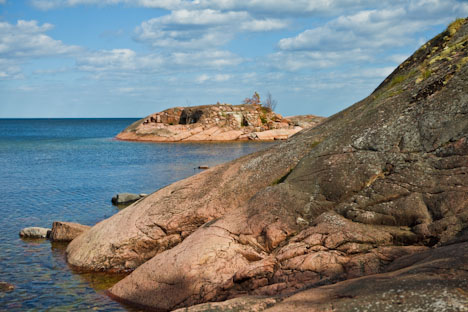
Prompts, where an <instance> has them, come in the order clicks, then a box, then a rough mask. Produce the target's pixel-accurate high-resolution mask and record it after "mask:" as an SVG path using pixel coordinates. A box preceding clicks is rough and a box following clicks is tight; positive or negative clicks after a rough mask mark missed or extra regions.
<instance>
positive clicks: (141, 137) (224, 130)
mask: <svg viewBox="0 0 468 312" xmlns="http://www.w3.org/2000/svg"><path fill="white" fill-rule="evenodd" d="M324 119H325V118H323V117H317V116H313V115H305V116H293V117H290V118H283V117H282V116H281V115H279V114H276V113H274V112H273V111H271V110H270V109H268V108H266V107H263V106H261V105H257V104H244V105H228V104H216V105H204V106H192V107H174V108H170V109H167V110H165V111H162V112H159V113H155V114H153V115H150V116H148V117H145V118H143V119H141V120H138V121H136V122H135V123H133V124H132V125H130V126H129V127H127V128H126V129H125V130H124V131H122V132H121V133H119V134H118V135H117V138H118V139H120V140H134V141H153V142H182V141H184V142H194V141H195V142H197V141H236V140H260V141H271V140H284V139H287V138H289V137H290V136H291V135H293V134H295V133H297V132H299V131H301V130H302V129H304V128H310V127H313V126H316V125H318V124H319V123H320V122H322V121H323V120H324Z"/></svg>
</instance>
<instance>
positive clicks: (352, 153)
mask: <svg viewBox="0 0 468 312" xmlns="http://www.w3.org/2000/svg"><path fill="white" fill-rule="evenodd" d="M467 44H468V22H467V20H461V21H458V22H457V23H456V24H452V25H451V26H450V27H449V28H448V29H447V31H445V32H444V33H442V34H441V35H439V36H437V37H436V38H434V39H433V40H431V41H430V42H428V43H427V44H426V45H424V46H423V47H421V49H419V50H418V51H417V52H416V53H415V54H414V55H413V56H411V57H410V58H408V60H406V61H405V62H404V63H403V64H401V65H400V66H399V67H398V68H397V69H396V70H395V71H394V72H393V73H392V74H391V75H390V76H389V77H388V78H387V79H385V81H384V82H383V83H382V84H381V85H380V86H379V87H378V88H377V89H376V90H375V91H374V92H373V93H372V94H371V95H370V96H369V97H368V98H366V99H364V100H363V101H361V102H358V103H356V104H355V105H353V106H351V107H350V108H348V109H346V110H344V111H342V112H340V113H338V114H336V115H334V116H332V117H330V118H328V119H327V120H326V121H325V122H323V123H322V124H320V125H319V126H317V127H315V128H311V129H308V130H305V131H303V132H301V133H299V134H297V135H295V136H293V137H292V138H290V139H288V140H287V141H286V142H284V143H281V144H278V145H275V146H273V147H271V148H270V149H268V150H264V151H261V152H258V153H255V154H252V155H248V156H245V157H243V158H240V159H238V160H235V161H233V162H230V163H227V164H223V165H220V166H217V167H214V168H212V169H209V170H206V171H204V172H202V173H200V174H198V175H195V176H193V177H190V178H188V179H185V180H182V181H179V182H176V183H174V184H172V185H170V186H168V187H166V188H163V189H161V190H159V191H157V192H155V193H153V194H151V195H150V196H148V197H146V198H145V199H143V200H141V201H139V202H137V203H135V204H134V205H132V206H130V207H128V208H127V209H126V210H123V211H121V212H119V213H118V214H116V215H114V216H113V217H111V218H109V219H107V220H104V221H102V222H100V223H98V224H97V225H96V226H94V227H93V228H92V229H91V230H89V231H88V232H87V233H85V234H84V235H81V236H80V237H78V238H76V239H75V240H73V241H72V242H71V244H70V245H69V247H68V249H67V254H68V260H69V262H70V263H71V264H73V265H76V266H79V267H82V268H85V269H91V270H133V269H135V268H136V269H135V270H134V271H133V272H132V273H131V274H130V275H129V276H127V277H126V278H124V279H123V280H121V281H120V282H118V283H117V284H116V285H114V286H113V287H112V288H111V289H110V290H109V291H110V294H111V295H112V296H113V297H114V298H118V299H119V300H124V301H126V302H133V303H137V304H139V305H143V306H149V307H152V308H156V309H161V310H171V309H175V308H182V307H187V306H191V305H195V304H200V303H205V302H211V301H223V300H227V299H231V298H236V297H241V296H245V295H255V296H277V295H281V296H290V295H293V294H296V293H298V292H299V291H301V290H303V289H305V288H314V289H325V292H321V290H317V293H311V294H306V295H305V296H307V297H310V298H309V299H310V300H309V301H308V302H309V303H308V304H309V305H310V306H311V307H314V304H315V303H314V302H313V300H314V299H313V298H315V297H316V298H318V299H317V300H319V299H320V298H325V300H336V301H337V302H341V303H343V304H346V302H347V301H346V300H347V299H350V300H351V299H352V298H347V297H346V296H348V294H349V296H353V295H354V293H353V291H352V288H353V287H356V286H355V285H357V284H352V283H353V282H352V281H353V280H351V279H356V278H360V277H362V276H369V277H368V278H369V279H365V278H364V279H362V280H359V279H358V281H363V283H369V284H366V285H369V287H368V289H367V290H365V291H363V298H367V299H365V300H371V298H372V296H371V295H370V294H371V291H372V288H373V287H374V288H375V289H376V290H377V291H378V288H377V287H376V286H373V285H376V284H377V282H378V281H379V277H376V278H375V280H374V281H373V280H371V277H370V276H371V275H375V274H381V273H383V272H389V271H395V272H397V273H394V275H391V274H390V275H388V276H395V277H397V279H396V280H395V283H394V284H392V283H393V282H392V280H389V279H388V278H387V279H385V278H386V277H385V276H384V277H383V279H384V282H385V283H388V284H387V285H389V286H388V287H394V286H397V285H402V287H403V285H404V284H405V281H408V279H409V278H410V277H411V276H412V275H411V274H412V273H411V272H414V273H417V272H418V270H419V269H420V268H423V269H424V268H429V267H430V268H432V269H430V270H429V269H428V270H429V271H428V272H433V273H434V274H435V276H432V275H428V276H427V279H423V277H422V276H416V277H417V278H421V281H422V282H423V283H422V284H421V285H427V284H424V283H426V282H429V281H430V280H431V279H433V280H434V281H443V280H450V279H452V280H453V281H454V282H453V283H452V284H450V285H449V284H443V285H448V286H447V287H448V288H445V289H446V290H447V292H448V293H449V294H452V295H453V292H454V291H457V290H456V289H457V287H459V286H460V285H464V284H462V282H461V278H460V280H457V272H461V271H463V270H465V271H466V263H467V261H466V257H457V256H456V255H455V256H453V257H452V256H450V257H452V258H450V259H452V260H453V262H450V261H452V260H447V262H446V263H448V264H447V265H445V264H443V263H444V261H443V259H444V258H443V257H444V255H449V254H450V253H451V252H453V254H456V253H457V252H459V251H460V250H464V248H466V245H464V244H466V241H467V236H466V228H467V227H468V179H467V176H468V118H467V116H468V96H467V94H468V79H467V77H468V61H467V60H468V49H467ZM427 72H429V73H430V74H427ZM454 239H457V240H458V241H457V244H458V245H455V244H453V240H454ZM448 244H453V246H457V247H450V246H447V247H442V246H444V245H448ZM460 244H461V245H460ZM444 248H448V249H444ZM450 248H452V249H450ZM460 252H462V251H460ZM463 252H464V253H465V254H466V251H463ZM462 254H463V253H462ZM421 255H422V256H421ZM418 257H419V258H418ZM424 257H426V258H427V257H429V259H430V258H431V257H434V261H433V262H431V261H429V260H428V261H429V262H427V261H426V260H423V259H424ZM396 259H400V260H396ZM403 259H420V260H417V261H413V260H411V261H409V262H408V261H407V262H405V261H404V260H403ZM457 259H458V260H457ZM395 261H396V262H395ZM398 261H401V262H398ZM412 261H413V262H412ZM425 261H426V262H425ZM413 264H415V266H414V267H413V268H414V270H413V269H410V268H411V265H413ZM442 264H443V265H442ZM449 267H453V269H454V270H455V268H456V270H457V271H453V272H454V273H453V272H452V271H450V269H449ZM400 270H402V271H400ZM412 270H413V271H412ZM431 270H432V271H431ZM405 274H408V275H405ZM463 274H464V273H463ZM447 276H449V278H447ZM460 276H464V275H460ZM400 277H401V278H400ZM347 279H350V280H349V281H347V282H345V284H339V283H338V284H336V283H337V282H340V281H342V280H347ZM465 280H466V279H465ZM346 283H350V284H346ZM358 283H359V282H358ZM441 283H442V282H441ZM450 283H451V282H450ZM327 284H335V285H338V286H336V287H338V288H336V289H335V290H333V289H332V290H331V291H329V290H327V289H326V288H316V287H319V286H323V285H327ZM339 285H351V286H350V288H346V287H347V286H345V288H340V289H341V290H340V289H339V287H341V286H339ZM408 285H410V284H409V283H408ZM327 287H328V286H327ZM330 287H332V286H330ZM414 287H416V288H414V289H417V285H414ZM421 287H426V286H421ZM460 287H461V286H460ZM347 289H348V290H350V291H349V292H348V290H347ZM420 289H422V288H420ZM425 289H426V290H428V291H429V290H430V286H427V288H425ZM441 289H442V288H441ZM461 289H464V288H461ZM442 290H443V289H442ZM168 294H170V295H168ZM341 294H343V296H345V297H343V298H342V297H340V296H341ZM382 294H383V292H382ZM430 294H431V293H430V292H427V295H428V296H429V295H430ZM462 294H463V293H462ZM297 295H299V294H297ZM452 295H450V296H452ZM314 296H315V297H314ZM327 296H329V297H327ZM365 296H368V297H365ZM389 296H391V297H392V298H396V296H394V294H389ZM465 296H466V295H465ZM291 298H294V297H291ZM415 298H416V297H415ZM434 298H439V297H434ZM440 298H442V297H440ZM453 298H455V299H454V300H458V301H459V300H460V298H461V297H453ZM299 299H300V298H299ZM442 299H443V298H442ZM442 299H441V300H442ZM458 301H457V302H458ZM296 302H297V301H296ZM327 302H328V301H327ZM363 302H364V301H363ZM415 302H416V303H417V304H419V306H420V307H423V303H418V302H417V301H415ZM454 302H455V301H454ZM286 303H287V300H285V301H284V304H286ZM324 303H326V302H325V301H324ZM319 304H322V302H319ZM342 307H343V309H346V306H345V305H343V306H342ZM311 309H312V308H311ZM283 310H288V308H287V307H285V309H283ZM293 310H294V309H293Z"/></svg>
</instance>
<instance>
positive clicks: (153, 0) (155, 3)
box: [31, 0, 187, 10]
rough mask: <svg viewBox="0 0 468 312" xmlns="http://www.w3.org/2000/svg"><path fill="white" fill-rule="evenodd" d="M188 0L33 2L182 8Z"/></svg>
mask: <svg viewBox="0 0 468 312" xmlns="http://www.w3.org/2000/svg"><path fill="white" fill-rule="evenodd" d="M186 2H187V1H183V0H31V3H32V4H33V5H34V6H35V7H37V8H39V9H41V10H52V9H56V8H62V7H74V6H78V5H96V6H107V5H117V4H126V5H132V6H138V7H146V8H160V9H166V10H172V9H176V8H181V7H182V6H183V5H184V4H185V5H186V4H187V3H186Z"/></svg>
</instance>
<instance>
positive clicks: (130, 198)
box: [111, 193, 146, 205]
mask: <svg viewBox="0 0 468 312" xmlns="http://www.w3.org/2000/svg"><path fill="white" fill-rule="evenodd" d="M145 196H146V195H145V194H132V193H120V194H117V195H115V196H114V197H112V200H111V201H112V203H113V204H114V205H123V204H131V203H134V202H136V201H137V200H140V199H142V198H143V197H145Z"/></svg>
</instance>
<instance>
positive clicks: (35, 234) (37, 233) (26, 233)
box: [19, 226, 51, 238]
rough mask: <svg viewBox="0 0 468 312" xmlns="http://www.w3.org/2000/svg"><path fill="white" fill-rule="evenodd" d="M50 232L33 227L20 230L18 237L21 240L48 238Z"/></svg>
mask: <svg viewBox="0 0 468 312" xmlns="http://www.w3.org/2000/svg"><path fill="white" fill-rule="evenodd" d="M50 232H51V230H50V229H47V228H42V227H35V226H34V227H28V228H24V229H22V230H21V231H20V233H19V236H21V237H23V238H48V237H49V236H50Z"/></svg>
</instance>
